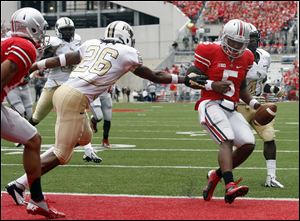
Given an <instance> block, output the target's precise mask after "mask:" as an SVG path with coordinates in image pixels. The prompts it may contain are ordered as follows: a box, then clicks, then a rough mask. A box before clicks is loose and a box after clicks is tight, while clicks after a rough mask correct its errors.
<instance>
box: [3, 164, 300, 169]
mask: <svg viewBox="0 0 300 221" xmlns="http://www.w3.org/2000/svg"><path fill="white" fill-rule="evenodd" d="M1 166H3V167H13V166H23V164H16V163H3V164H1ZM61 167H75V168H90V167H91V168H125V169H211V168H215V166H209V167H208V166H206V167H201V166H140V165H136V166H134V165H104V164H99V165H95V164H94V165H83V164H69V165H61ZM265 169H266V168H265V167H238V168H235V170H265ZM277 170H299V168H296V167H289V168H280V167H277Z"/></svg>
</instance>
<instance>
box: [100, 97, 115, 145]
mask: <svg viewBox="0 0 300 221" xmlns="http://www.w3.org/2000/svg"><path fill="white" fill-rule="evenodd" d="M100 101H101V109H102V113H103V119H104V123H103V139H102V146H104V147H106V148H110V147H111V145H110V143H109V139H108V137H109V131H110V126H111V119H112V99H111V95H110V94H107V95H106V96H104V97H102V96H100Z"/></svg>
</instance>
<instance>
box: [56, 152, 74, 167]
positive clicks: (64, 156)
mask: <svg viewBox="0 0 300 221" xmlns="http://www.w3.org/2000/svg"><path fill="white" fill-rule="evenodd" d="M53 153H54V154H55V156H56V157H57V159H58V160H59V163H60V165H65V164H68V163H69V161H70V160H71V157H72V154H73V150H69V151H60V150H59V149H57V148H54V150H53Z"/></svg>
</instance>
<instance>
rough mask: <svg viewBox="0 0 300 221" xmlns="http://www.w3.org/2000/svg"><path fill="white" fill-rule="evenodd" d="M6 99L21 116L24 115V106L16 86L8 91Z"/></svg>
mask: <svg viewBox="0 0 300 221" xmlns="http://www.w3.org/2000/svg"><path fill="white" fill-rule="evenodd" d="M6 100H7V102H8V103H9V105H10V106H11V108H12V109H13V110H15V111H16V112H18V113H19V114H20V115H21V116H22V117H24V115H25V108H24V105H23V102H22V99H21V96H20V91H19V89H18V88H14V89H13V90H11V91H9V93H8V94H7V97H6Z"/></svg>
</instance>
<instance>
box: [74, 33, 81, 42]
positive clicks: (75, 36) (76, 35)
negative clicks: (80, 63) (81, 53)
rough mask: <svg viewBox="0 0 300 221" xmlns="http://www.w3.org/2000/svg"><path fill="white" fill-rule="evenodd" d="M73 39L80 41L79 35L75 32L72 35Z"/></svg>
mask: <svg viewBox="0 0 300 221" xmlns="http://www.w3.org/2000/svg"><path fill="white" fill-rule="evenodd" d="M74 40H75V41H81V36H80V35H79V34H76V33H75V35H74Z"/></svg>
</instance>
